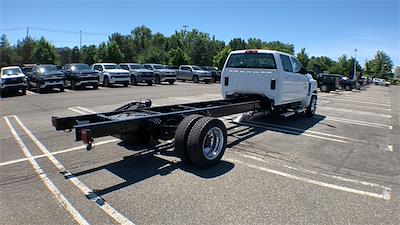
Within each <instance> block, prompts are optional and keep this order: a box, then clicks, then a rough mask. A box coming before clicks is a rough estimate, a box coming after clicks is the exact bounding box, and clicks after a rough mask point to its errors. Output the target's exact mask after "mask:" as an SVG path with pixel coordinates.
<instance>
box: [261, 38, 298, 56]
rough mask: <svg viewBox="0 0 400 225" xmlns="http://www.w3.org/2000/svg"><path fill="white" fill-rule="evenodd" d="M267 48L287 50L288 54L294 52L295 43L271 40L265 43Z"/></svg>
mask: <svg viewBox="0 0 400 225" xmlns="http://www.w3.org/2000/svg"><path fill="white" fill-rule="evenodd" d="M263 48H265V49H269V50H276V51H281V52H286V53H288V54H292V55H293V54H294V45H293V44H289V43H283V42H281V41H270V42H266V43H265V44H264V47H263Z"/></svg>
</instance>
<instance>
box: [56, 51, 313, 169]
mask: <svg viewBox="0 0 400 225" xmlns="http://www.w3.org/2000/svg"><path fill="white" fill-rule="evenodd" d="M221 78H222V79H221V80H222V82H221V93H222V96H223V99H221V100H211V101H204V102H193V103H183V104H182V103H178V104H176V105H164V106H155V107H152V103H151V101H150V100H146V101H145V102H130V103H128V104H126V105H123V106H121V107H119V108H117V109H115V110H113V111H109V112H102V113H94V114H86V115H78V116H69V117H55V116H54V117H52V119H51V122H52V124H53V126H54V127H55V129H56V130H58V131H65V130H71V129H75V140H77V141H83V142H84V143H85V144H86V149H87V150H91V149H92V148H93V143H94V139H95V138H99V137H104V136H114V137H117V138H120V139H122V140H124V141H127V142H131V144H133V145H135V144H137V145H141V146H143V144H147V145H151V144H152V143H153V144H154V143H157V141H159V140H174V151H175V153H176V155H177V156H178V157H179V158H181V161H182V162H183V163H188V164H194V165H196V166H199V167H203V168H208V167H211V166H213V165H215V164H216V163H218V162H219V161H220V160H221V158H222V156H223V155H224V152H225V149H226V146H227V139H228V138H227V137H228V136H227V129H226V126H225V124H224V122H222V120H220V119H218V117H224V116H228V115H234V114H237V113H245V112H259V111H261V112H265V113H267V115H268V113H279V115H281V116H284V117H286V116H290V115H293V114H296V113H302V114H304V115H306V116H309V117H311V116H313V115H314V114H315V110H316V107H317V90H316V89H317V82H316V81H315V80H314V79H313V78H312V76H311V75H309V74H307V71H306V70H305V69H304V68H303V67H302V65H301V64H300V63H299V61H297V59H296V58H295V57H294V56H292V55H288V54H286V53H283V52H278V51H270V50H240V51H233V52H231V53H230V55H229V57H228V59H227V61H226V62H225V66H224V69H223V70H222V76H221ZM239 118H240V117H239ZM242 118H243V117H242Z"/></svg>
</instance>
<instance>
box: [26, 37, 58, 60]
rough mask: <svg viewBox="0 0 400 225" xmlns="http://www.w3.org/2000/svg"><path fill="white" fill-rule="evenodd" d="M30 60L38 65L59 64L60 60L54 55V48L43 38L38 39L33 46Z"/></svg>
mask: <svg viewBox="0 0 400 225" xmlns="http://www.w3.org/2000/svg"><path fill="white" fill-rule="evenodd" d="M32 59H33V62H34V63H38V64H60V58H59V57H58V54H57V53H56V48H55V47H54V45H52V44H50V42H48V41H47V40H46V39H45V38H44V37H42V38H40V40H39V41H38V42H37V44H36V45H35V48H34V49H33V55H32Z"/></svg>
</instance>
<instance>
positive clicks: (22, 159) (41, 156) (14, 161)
mask: <svg viewBox="0 0 400 225" xmlns="http://www.w3.org/2000/svg"><path fill="white" fill-rule="evenodd" d="M116 141H119V139H111V140H107V141H100V142H97V143H95V146H99V145H104V144H108V143H112V142H116ZM85 148H86V145H81V146H77V147H72V148H68V149H64V150H60V151H55V152H51V154H52V155H58V154H61V153H67V152H72V151H77V150H81V149H85ZM43 157H46V155H45V154H41V155H36V156H33V158H34V159H40V158H43ZM28 160H29V159H28V158H21V159H15V160H10V161H6V162H2V163H0V166H6V165H11V164H15V163H19V162H25V161H28Z"/></svg>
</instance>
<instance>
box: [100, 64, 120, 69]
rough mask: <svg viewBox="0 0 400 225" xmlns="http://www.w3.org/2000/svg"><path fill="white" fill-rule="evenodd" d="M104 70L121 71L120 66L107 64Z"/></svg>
mask: <svg viewBox="0 0 400 225" xmlns="http://www.w3.org/2000/svg"><path fill="white" fill-rule="evenodd" d="M104 68H105V69H106V70H111V69H121V67H119V66H118V65H114V64H106V65H104Z"/></svg>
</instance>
